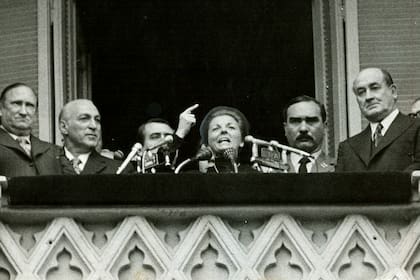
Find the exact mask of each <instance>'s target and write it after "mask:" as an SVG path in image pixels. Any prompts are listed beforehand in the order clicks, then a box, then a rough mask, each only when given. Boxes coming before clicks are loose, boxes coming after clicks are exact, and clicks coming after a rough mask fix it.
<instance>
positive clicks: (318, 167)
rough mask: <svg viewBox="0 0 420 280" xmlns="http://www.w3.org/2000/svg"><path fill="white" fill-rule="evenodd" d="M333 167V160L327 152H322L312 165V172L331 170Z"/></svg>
mask: <svg viewBox="0 0 420 280" xmlns="http://www.w3.org/2000/svg"><path fill="white" fill-rule="evenodd" d="M331 169H332V167H331V162H330V161H329V159H328V158H327V156H326V155H325V153H324V152H321V154H320V155H319V157H318V158H317V159H316V160H315V163H314V164H313V165H312V169H311V172H330V171H331Z"/></svg>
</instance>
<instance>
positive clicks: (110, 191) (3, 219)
mask: <svg viewBox="0 0 420 280" xmlns="http://www.w3.org/2000/svg"><path fill="white" fill-rule="evenodd" d="M410 180H411V181H410ZM1 191H2V192H1V193H2V207H1V208H0V279H1V280H3V279H16V280H23V279H25V280H28V279H31V280H32V279H47V280H53V279H66V280H73V279H103V280H108V279H109V280H110V279H122V280H125V279H130V280H131V279H134V280H152V279H167V280H172V279H176V280H181V279H182V280H186V279H188V280H190V279H191V280H201V279H217V280H222V279H238V280H245V279H249V280H283V279H287V280H294V279H314V280H320V279H322V280H329V279H331V280H332V279H352V280H359V279H360V280H361V279H363V280H368V279H389V280H396V279H400V280H402V279H404V280H407V279H420V244H419V243H420V207H419V206H420V205H419V203H418V202H417V198H418V176H416V174H414V176H413V177H410V175H409V174H403V173H395V174H385V173H365V174H361V173H358V174H308V175H306V176H295V175H294V174H252V175H251V174H248V175H242V174H239V175H236V174H230V175H218V176H209V175H199V174H182V175H180V176H176V175H172V174H167V175H150V176H148V175H147V176H146V175H143V176H57V177H54V176H52V177H33V178H32V177H26V178H23V177H22V178H13V179H11V180H9V181H8V182H7V183H3V185H2V189H1Z"/></svg>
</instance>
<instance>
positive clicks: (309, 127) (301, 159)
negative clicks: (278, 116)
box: [283, 95, 334, 173]
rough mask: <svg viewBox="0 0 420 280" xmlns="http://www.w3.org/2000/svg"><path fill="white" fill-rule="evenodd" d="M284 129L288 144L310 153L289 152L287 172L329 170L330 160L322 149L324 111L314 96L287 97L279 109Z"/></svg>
mask: <svg viewBox="0 0 420 280" xmlns="http://www.w3.org/2000/svg"><path fill="white" fill-rule="evenodd" d="M283 119H284V123H283V125H284V131H285V133H286V138H287V141H288V143H289V146H291V147H293V148H297V149H299V150H302V151H305V152H307V153H309V154H311V156H312V157H310V158H309V157H305V156H301V155H298V154H295V153H290V154H289V155H288V158H287V162H288V170H287V172H289V173H308V172H309V173H316V172H333V171H334V161H333V159H331V158H330V157H328V156H327V155H326V154H325V153H324V151H323V150H322V144H323V142H324V137H325V130H326V129H327V113H326V111H325V107H324V105H323V104H321V103H320V102H319V101H317V100H316V99H315V98H313V97H310V96H307V95H301V96H297V97H295V98H293V99H291V100H290V101H289V102H288V103H287V104H286V106H285V107H284V109H283Z"/></svg>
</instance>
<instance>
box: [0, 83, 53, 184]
mask: <svg viewBox="0 0 420 280" xmlns="http://www.w3.org/2000/svg"><path fill="white" fill-rule="evenodd" d="M37 107H38V98H37V96H36V94H35V92H34V90H33V89H32V88H30V87H29V86H27V85H26V84H24V83H14V84H11V85H8V86H7V87H5V88H4V89H3V91H2V92H1V93H0V116H1V125H0V175H3V176H6V177H16V176H35V175H51V174H59V173H60V169H59V166H58V165H57V164H56V158H57V156H58V154H57V151H58V147H57V146H55V145H53V144H50V143H47V142H44V141H41V140H40V139H39V138H37V137H35V136H34V135H32V128H33V125H34V122H35V117H36V111H37Z"/></svg>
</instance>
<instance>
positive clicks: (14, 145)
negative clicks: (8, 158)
mask: <svg viewBox="0 0 420 280" xmlns="http://www.w3.org/2000/svg"><path fill="white" fill-rule="evenodd" d="M0 145H3V146H5V147H8V148H10V149H13V150H16V151H19V152H20V153H21V154H23V155H24V156H25V157H27V158H28V159H30V157H29V156H28V154H27V153H26V152H25V151H24V150H23V148H22V147H21V146H20V145H19V143H18V142H17V141H15V140H14V139H13V138H12V136H10V135H9V134H8V133H7V132H6V131H5V130H4V129H2V128H0ZM31 146H32V144H31Z"/></svg>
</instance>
